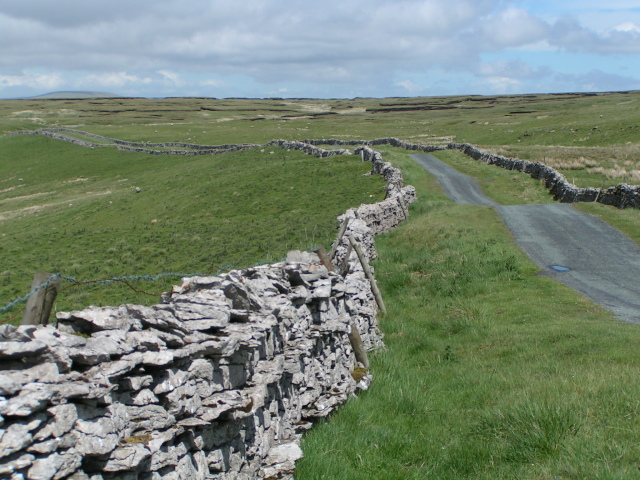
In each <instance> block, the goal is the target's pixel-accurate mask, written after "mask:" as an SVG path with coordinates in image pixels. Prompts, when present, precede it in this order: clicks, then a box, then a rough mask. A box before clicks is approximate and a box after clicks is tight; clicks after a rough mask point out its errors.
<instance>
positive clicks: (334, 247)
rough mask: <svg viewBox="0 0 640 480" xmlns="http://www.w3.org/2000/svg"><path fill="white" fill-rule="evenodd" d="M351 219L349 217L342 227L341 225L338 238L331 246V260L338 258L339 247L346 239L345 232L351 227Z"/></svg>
mask: <svg viewBox="0 0 640 480" xmlns="http://www.w3.org/2000/svg"><path fill="white" fill-rule="evenodd" d="M350 220H351V217H347V218H346V219H345V221H344V222H342V225H340V229H339V230H338V236H337V237H336V241H335V242H333V245H332V246H331V252H329V260H333V259H334V257H335V256H336V252H337V251H338V245H340V240H342V237H344V234H345V232H346V231H347V227H348V226H349V221H350Z"/></svg>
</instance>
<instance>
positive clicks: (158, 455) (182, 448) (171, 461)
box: [149, 443, 188, 480]
mask: <svg viewBox="0 0 640 480" xmlns="http://www.w3.org/2000/svg"><path fill="white" fill-rule="evenodd" d="M187 452H188V450H187V447H186V445H185V444H184V443H179V444H178V445H163V446H162V447H161V448H159V449H158V450H157V451H155V452H154V453H153V455H151V465H150V466H149V469H150V470H151V471H157V470H160V469H162V468H165V467H168V466H170V465H171V466H173V465H178V462H179V461H180V459H181V458H183V457H184V456H185V455H186V454H187ZM163 478H164V477H163ZM185 480H187V479H185Z"/></svg>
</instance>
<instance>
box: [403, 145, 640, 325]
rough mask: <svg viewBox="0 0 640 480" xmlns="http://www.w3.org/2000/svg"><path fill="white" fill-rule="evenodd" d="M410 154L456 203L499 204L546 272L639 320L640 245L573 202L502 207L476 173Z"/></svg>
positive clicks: (620, 315) (524, 247) (616, 311)
mask: <svg viewBox="0 0 640 480" xmlns="http://www.w3.org/2000/svg"><path fill="white" fill-rule="evenodd" d="M411 157H412V158H413V159H414V160H415V161H416V163H418V164H419V165H420V166H422V167H423V168H424V169H425V170H427V171H428V172H429V173H431V174H432V175H434V176H435V177H436V178H437V179H438V181H439V182H440V184H441V185H442V187H443V189H444V191H445V193H446V194H447V195H448V196H449V198H451V199H452V200H453V201H455V202H457V203H462V204H468V205H484V206H491V207H494V208H495V209H496V210H497V211H498V213H499V214H500V216H501V217H502V219H503V220H504V222H505V224H506V225H507V227H508V228H509V229H510V230H511V232H512V234H513V236H514V237H515V240H516V242H517V244H518V246H519V247H520V248H521V249H522V250H523V251H524V252H525V253H526V254H527V255H529V257H530V258H531V259H532V260H533V261H534V262H535V263H536V264H537V265H538V266H539V267H540V269H541V273H542V274H544V275H547V276H549V277H552V278H554V279H556V280H558V281H559V282H562V283H563V284H565V285H567V286H569V287H571V288H573V289H574V290H576V291H577V292H579V293H580V294H582V295H584V296H585V297H587V298H589V299H591V300H593V301H594V302H596V303H598V304H600V305H602V306H603V307H605V308H606V309H608V310H610V311H612V312H613V313H614V314H615V315H616V316H617V317H618V318H620V319H622V320H624V321H627V322H633V323H640V281H639V279H640V248H639V247H638V246H637V245H636V244H635V243H634V242H633V241H632V240H630V239H629V238H628V237H626V236H625V235H623V234H622V233H621V232H619V231H618V230H616V229H615V228H613V227H611V226H610V225H608V224H607V223H604V222H602V221H600V220H598V219H596V218H595V217H593V216H591V215H588V214H585V213H582V212H579V211H578V210H576V209H575V208H573V207H572V206H571V205H569V204H559V203H552V204H544V205H514V206H503V205H498V204H497V203H496V202H494V201H493V200H491V199H490V198H488V197H487V196H486V195H484V193H482V190H481V189H480V187H479V186H478V184H477V183H476V182H475V180H474V179H473V178H472V177H469V176H467V175H465V174H463V173H460V172H458V171H457V170H456V169H454V168H452V167H450V166H449V165H447V164H446V163H444V162H441V161H440V160H438V159H437V158H435V157H434V156H433V155H411Z"/></svg>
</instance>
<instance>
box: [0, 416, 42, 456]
mask: <svg viewBox="0 0 640 480" xmlns="http://www.w3.org/2000/svg"><path fill="white" fill-rule="evenodd" d="M41 423H42V419H39V418H36V419H34V420H31V421H29V422H27V421H19V422H15V423H12V424H11V425H9V426H8V427H7V428H6V429H5V430H4V431H3V432H0V433H2V436H1V437H0V459H1V458H3V457H7V456H9V455H12V454H14V453H16V452H19V451H21V450H23V449H24V448H26V447H27V446H28V445H29V444H30V443H31V440H32V438H33V437H32V435H31V432H32V431H33V430H35V429H36V428H38V427H39V426H40V424H41Z"/></svg>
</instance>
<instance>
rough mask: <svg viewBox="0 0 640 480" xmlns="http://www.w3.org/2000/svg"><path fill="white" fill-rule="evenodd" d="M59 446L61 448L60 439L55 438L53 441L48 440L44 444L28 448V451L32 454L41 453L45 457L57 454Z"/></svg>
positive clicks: (35, 444)
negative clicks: (48, 454) (49, 454)
mask: <svg viewBox="0 0 640 480" xmlns="http://www.w3.org/2000/svg"><path fill="white" fill-rule="evenodd" d="M59 446H60V439H59V438H53V439H51V440H46V441H44V442H40V443H34V444H33V445H31V446H30V447H29V448H27V451H28V452H31V453H39V454H41V455H44V454H47V453H51V452H55V451H56V450H57V449H58V447H59Z"/></svg>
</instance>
